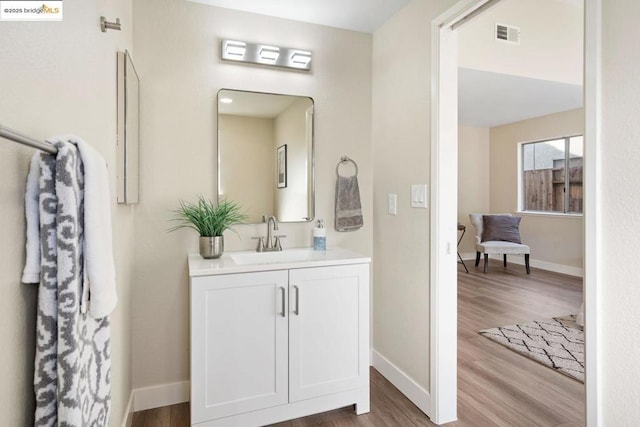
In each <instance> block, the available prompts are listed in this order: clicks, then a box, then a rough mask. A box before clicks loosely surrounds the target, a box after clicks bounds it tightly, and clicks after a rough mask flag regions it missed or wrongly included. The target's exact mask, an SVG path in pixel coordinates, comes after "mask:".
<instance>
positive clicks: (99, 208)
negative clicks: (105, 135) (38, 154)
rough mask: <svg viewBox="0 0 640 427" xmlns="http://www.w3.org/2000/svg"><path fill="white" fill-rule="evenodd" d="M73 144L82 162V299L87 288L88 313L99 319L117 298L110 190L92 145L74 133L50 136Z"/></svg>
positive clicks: (50, 140)
mask: <svg viewBox="0 0 640 427" xmlns="http://www.w3.org/2000/svg"><path fill="white" fill-rule="evenodd" d="M56 141H68V142H71V143H73V144H75V145H76V146H77V147H78V151H79V152H80V158H81V159H82V163H83V164H84V179H85V187H84V238H85V239H84V253H85V257H84V265H85V269H84V270H85V280H88V285H89V286H88V287H87V283H86V282H85V283H84V288H83V291H84V292H83V295H82V299H83V301H86V299H87V294H86V292H87V291H88V292H89V295H88V299H89V307H88V308H89V314H90V315H91V316H92V317H93V318H95V319H100V318H102V317H105V316H108V315H109V314H110V313H111V312H112V311H113V309H114V308H115V306H116V303H117V302H118V295H117V291H116V274H115V263H114V260H113V243H112V235H111V198H110V194H111V191H110V189H109V175H108V172H107V164H106V162H105V160H104V159H103V158H102V156H101V155H100V153H98V152H97V151H96V150H95V149H94V148H93V147H92V146H91V145H89V144H88V143H86V142H85V141H83V140H82V139H80V138H79V137H77V136H75V135H65V136H60V137H55V138H52V139H49V140H48V142H51V143H53V144H55V143H56ZM84 310H86V304H84V305H83V312H84Z"/></svg>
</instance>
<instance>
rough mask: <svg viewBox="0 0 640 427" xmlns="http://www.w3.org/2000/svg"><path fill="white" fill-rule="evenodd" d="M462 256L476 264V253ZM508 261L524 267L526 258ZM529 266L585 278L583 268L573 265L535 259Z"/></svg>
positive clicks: (497, 256) (511, 256)
mask: <svg viewBox="0 0 640 427" xmlns="http://www.w3.org/2000/svg"><path fill="white" fill-rule="evenodd" d="M460 256H461V257H462V259H463V260H465V262H466V261H470V262H473V263H475V261H476V253H475V252H464V253H461V254H460ZM490 258H491V259H496V260H499V261H502V256H501V255H490ZM507 261H508V263H513V264H518V265H524V258H523V257H521V256H516V258H514V257H513V255H510V256H509V257H508V258H507ZM483 262H484V261H483V260H482V259H481V260H480V266H482V263H483ZM529 265H531V267H534V268H539V269H541V270H546V271H552V272H554V273H560V274H566V275H568V276H574V277H584V269H583V268H581V267H574V266H572V265H564V264H556V263H553V262H549V261H542V260H539V259H533V258H531V259H530V260H529ZM468 267H469V265H468V264H467V268H468ZM471 267H474V265H473V264H471ZM489 271H491V270H489Z"/></svg>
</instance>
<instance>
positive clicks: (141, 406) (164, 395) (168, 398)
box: [133, 381, 190, 412]
mask: <svg viewBox="0 0 640 427" xmlns="http://www.w3.org/2000/svg"><path fill="white" fill-rule="evenodd" d="M189 386H190V384H189V381H181V382H177V383H170V384H162V385H157V386H153V387H144V388H138V389H135V390H134V391H133V394H134V399H133V402H134V405H133V410H134V411H135V412H138V411H145V410H147V409H153V408H159V407H161V406H169V405H176V404H178V403H183V402H188V401H189Z"/></svg>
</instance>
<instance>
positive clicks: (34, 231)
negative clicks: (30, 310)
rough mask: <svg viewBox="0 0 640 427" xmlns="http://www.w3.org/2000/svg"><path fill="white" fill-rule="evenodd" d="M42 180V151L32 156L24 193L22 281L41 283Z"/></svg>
mask: <svg viewBox="0 0 640 427" xmlns="http://www.w3.org/2000/svg"><path fill="white" fill-rule="evenodd" d="M39 180H40V152H39V151H38V152H36V153H35V154H34V155H33V157H32V158H31V164H30V166H29V175H27V188H26V190H25V195H24V212H25V216H26V219H27V245H26V246H27V248H26V249H27V254H26V260H25V263H24V270H23V271H22V283H40V207H39V206H38V197H39V194H40V189H39V186H40V184H39Z"/></svg>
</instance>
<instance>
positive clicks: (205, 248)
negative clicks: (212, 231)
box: [200, 236, 224, 259]
mask: <svg viewBox="0 0 640 427" xmlns="http://www.w3.org/2000/svg"><path fill="white" fill-rule="evenodd" d="M223 253H224V236H213V237H202V236H201V237H200V256H201V257H202V258H205V259H213V258H220V257H221V256H222V254H223Z"/></svg>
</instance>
